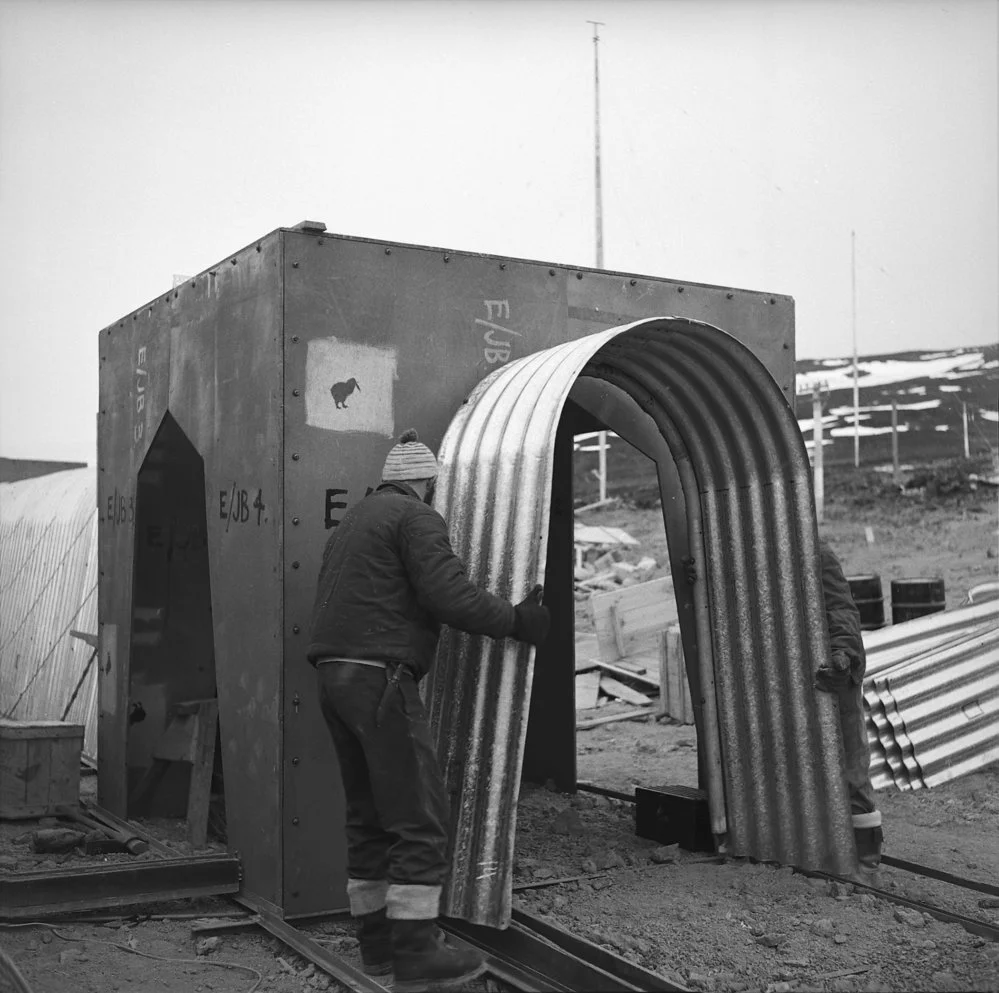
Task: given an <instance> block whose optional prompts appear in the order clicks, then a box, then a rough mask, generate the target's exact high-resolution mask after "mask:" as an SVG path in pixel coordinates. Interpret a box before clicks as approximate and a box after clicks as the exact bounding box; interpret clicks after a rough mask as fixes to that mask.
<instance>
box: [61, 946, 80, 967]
mask: <svg viewBox="0 0 999 993" xmlns="http://www.w3.org/2000/svg"><path fill="white" fill-rule="evenodd" d="M85 959H86V956H85V955H84V954H83V952H82V951H81V950H80V949H79V948H66V949H64V950H63V951H61V952H60V953H59V964H60V965H65V964H66V963H67V962H83V961H84V960H85Z"/></svg>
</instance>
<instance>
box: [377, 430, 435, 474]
mask: <svg viewBox="0 0 999 993" xmlns="http://www.w3.org/2000/svg"><path fill="white" fill-rule="evenodd" d="M439 471H440V466H438V465H437V459H436V458H435V457H434V453H433V452H432V451H430V449H429V448H427V446H426V445H424V444H422V443H421V441H420V436H419V435H418V434H417V433H416V430H415V429H414V428H410V429H409V430H408V431H404V432H403V433H402V434H401V435H400V436H399V444H398V445H396V446H395V448H393V449H392V450H391V451H390V452H389V453H388V457H387V458H386V459H385V468H384V469H382V479H383V480H385V481H386V482H388V481H390V480H393V479H396V480H405V479H434V478H436V476H437V473H438V472H439Z"/></svg>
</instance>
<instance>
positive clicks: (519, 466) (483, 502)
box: [428, 317, 855, 926]
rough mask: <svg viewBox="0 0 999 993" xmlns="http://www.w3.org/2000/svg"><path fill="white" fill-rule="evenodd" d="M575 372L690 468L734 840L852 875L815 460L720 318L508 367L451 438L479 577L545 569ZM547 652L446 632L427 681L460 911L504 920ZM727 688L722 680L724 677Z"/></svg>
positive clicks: (448, 471)
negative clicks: (639, 419)
mask: <svg viewBox="0 0 999 993" xmlns="http://www.w3.org/2000/svg"><path fill="white" fill-rule="evenodd" d="M579 377H591V378H593V379H596V380H602V381H603V382H605V383H607V384H610V385H611V386H613V387H615V388H616V389H617V390H620V391H621V392H622V393H623V394H626V395H627V396H628V397H630V398H631V400H632V401H633V402H634V403H636V404H637V405H638V406H639V407H640V408H641V409H642V410H643V411H644V412H645V413H646V414H647V415H648V416H649V417H650V418H651V419H652V421H654V422H655V424H656V426H657V428H658V430H659V431H660V432H661V434H662V437H663V438H664V439H665V441H666V443H667V444H668V446H669V449H670V452H671V454H672V456H673V458H674V460H675V462H676V464H677V469H678V471H679V476H680V480H681V484H682V487H683V491H684V497H685V500H686V506H687V532H688V533H687V538H688V542H689V547H690V554H691V556H692V557H693V560H694V561H693V567H694V570H695V572H696V575H697V577H698V581H697V582H695V584H694V589H693V598H694V604H695V616H697V618H698V621H697V626H698V638H697V643H698V656H699V657H698V669H699V672H700V673H701V681H702V688H703V690H704V697H705V700H704V703H705V720H704V726H703V728H702V732H703V734H704V736H705V738H706V739H707V740H706V741H705V742H704V745H705V748H706V752H707V755H708V764H709V773H708V779H709V795H710V796H709V799H710V804H711V812H712V822H713V826H714V828H715V830H716V832H727V836H726V844H727V850H729V851H731V852H733V853H735V854H739V855H746V856H752V857H755V858H758V859H766V860H776V861H780V862H784V863H788V864H793V865H798V866H802V867H805V868H809V869H825V870H832V871H848V870H849V869H851V868H852V866H853V864H854V858H855V851H854V846H853V836H852V830H851V827H850V819H849V805H848V802H847V797H846V787H845V783H844V779H843V774H842V768H841V761H840V753H841V742H840V734H839V727H838V721H837V717H836V711H835V704H834V702H833V700H832V699H831V698H830V697H828V696H826V695H825V694H820V693H817V692H816V691H815V689H814V687H813V672H814V670H815V668H816V667H817V666H818V665H819V664H820V663H821V662H822V661H823V659H825V658H826V657H827V655H828V652H829V647H828V638H827V635H826V629H825V617H824V611H823V608H822V593H821V580H820V572H819V562H818V548H817V531H816V524H815V511H814V502H813V497H812V490H811V478H810V469H809V464H808V458H807V454H806V451H805V447H804V443H803V441H802V439H801V434H800V432H799V431H798V428H797V424H796V421H795V418H794V414H793V412H792V411H791V409H790V407H789V406H788V404H787V402H786V400H785V398H784V395H783V394H782V393H781V391H780V388H779V387H778V386H777V384H776V383H775V382H774V380H773V378H772V377H771V376H770V374H769V373H768V372H767V370H766V368H765V367H764V366H763V365H762V363H760V361H759V360H758V359H757V358H756V357H755V356H754V355H753V353H752V352H751V351H750V350H749V349H748V348H746V347H745V346H744V345H742V344H741V343H740V342H738V341H737V340H736V339H735V338H733V337H732V336H731V335H729V334H726V333H725V332H724V331H721V330H719V329H718V328H715V327H712V326H710V325H707V324H703V323H700V322H697V321H692V320H688V319H684V318H670V317H664V318H655V319H652V320H645V321H639V322H636V323H634V324H629V325H626V326H624V327H618V328H612V329H610V330H608V331H603V332H600V333H598V334H594V335H589V336H587V337H585V338H582V339H579V340H577V341H573V342H569V343H566V344H563V345H559V346H557V347H554V348H550V349H547V350H545V351H541V352H537V353H535V354H533V355H530V356H527V357H525V358H523V359H520V360H518V361H516V362H513V363H511V364H510V365H508V366H505V367H504V368H502V369H499V370H497V371H496V372H495V373H493V374H492V375H491V376H490V377H489V378H487V379H486V380H484V381H483V382H482V383H480V384H479V385H478V386H477V387H476V389H475V390H474V391H473V392H472V393H471V394H470V396H469V397H468V399H467V400H466V401H465V402H464V404H463V405H462V407H461V408H460V410H459V411H458V413H457V414H456V416H455V418H454V420H453V421H452V423H451V425H450V427H449V429H448V431H447V433H446V435H445V437H444V440H443V442H442V444H441V450H440V462H441V475H440V477H439V480H438V490H437V499H436V503H437V506H438V507H439V508H440V509H441V510H442V512H443V513H444V515H445V517H446V518H447V519H448V521H449V522H450V530H451V537H452V542H453V544H454V547H455V550H456V552H457V553H458V555H459V556H460V557H461V558H462V559H463V561H464V562H465V564H466V567H467V569H468V573H469V576H470V577H471V578H472V579H473V580H474V581H475V582H478V583H480V584H481V585H483V586H486V587H488V588H489V589H491V590H494V591H496V592H499V593H501V594H502V595H504V596H508V597H510V598H511V599H513V600H518V599H520V598H521V597H523V596H524V595H525V594H526V592H527V591H528V590H529V589H530V588H531V587H532V586H533V585H534V584H535V583H536V582H543V580H544V574H545V554H546V548H547V538H548V519H549V518H548V515H549V501H550V494H551V485H552V473H553V455H554V443H555V430H556V427H557V425H558V421H559V418H560V416H561V414H562V410H563V407H564V404H565V401H566V399H567V397H568V395H569V391H570V390H571V388H572V386H573V384H574V383H575V382H576V380H577V379H578V378H579ZM532 675H533V649H528V648H527V647H526V646H523V645H520V644H518V643H516V642H514V641H512V640H503V641H493V640H491V639H488V638H479V637H471V636H468V635H465V634H463V633H461V632H458V631H454V630H451V629H446V630H445V632H444V633H443V635H442V638H441V643H440V646H439V649H438V656H437V660H436V663H435V666H434V671H433V675H432V677H431V683H430V687H429V690H428V700H429V709H430V716H431V722H432V724H433V726H434V728H435V731H436V734H437V740H438V751H439V755H440V758H441V761H442V765H443V768H444V773H445V777H446V779H447V783H448V788H449V791H450V793H451V796H452V803H453V810H452V823H453V825H454V836H453V846H454V848H453V855H452V876H451V879H450V881H449V884H448V887H447V890H446V895H445V896H446V908H445V910H446V913H448V914H451V915H454V916H457V917H462V918H465V919H467V920H471V921H475V922H478V923H484V924H490V925H493V926H505V925H506V924H507V923H508V922H509V918H510V897H511V880H512V877H511V872H512V859H513V844H514V834H515V820H516V816H515V813H516V798H517V794H518V791H519V787H520V770H521V761H522V758H523V751H524V742H525V738H526V732H527V715H528V711H529V706H530V694H531V681H532ZM712 687H713V692H712Z"/></svg>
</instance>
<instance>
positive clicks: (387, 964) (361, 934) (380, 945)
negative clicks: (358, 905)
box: [354, 907, 392, 976]
mask: <svg viewBox="0 0 999 993" xmlns="http://www.w3.org/2000/svg"><path fill="white" fill-rule="evenodd" d="M354 920H355V921H357V940H358V941H359V942H360V943H361V964H362V966H363V968H364V971H365V972H366V973H367V974H368V975H369V976H387V975H388V974H389V973H390V972H391V971H392V923H391V922H390V921H389V919H388V917H386V916H385V908H384V907H382V908H381V910H375V911H373V912H372V913H370V914H359V915H358V916H357V917H355V918H354Z"/></svg>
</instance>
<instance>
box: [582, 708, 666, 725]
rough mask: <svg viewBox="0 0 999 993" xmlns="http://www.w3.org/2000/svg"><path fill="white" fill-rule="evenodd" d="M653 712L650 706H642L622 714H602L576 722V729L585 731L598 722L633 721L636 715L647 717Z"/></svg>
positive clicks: (598, 723)
mask: <svg viewBox="0 0 999 993" xmlns="http://www.w3.org/2000/svg"><path fill="white" fill-rule="evenodd" d="M652 713H654V711H653V709H652V708H651V707H643V708H642V709H641V710H628V711H626V712H625V713H623V714H604V716H603V717H591V718H588V719H587V720H585V721H578V722H577V723H576V730H577V731H585V730H586V729H587V728H595V727H597V726H598V725H600V724H613V723H614V722H616V721H633V720H635V719H636V718H638V717H647V716H648V715H649V714H652Z"/></svg>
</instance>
